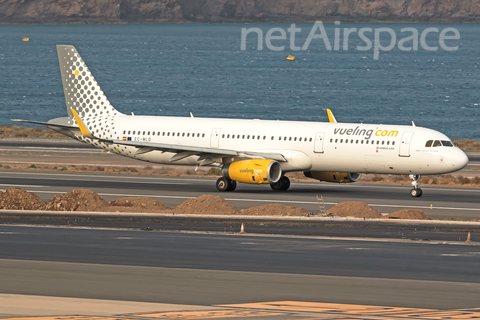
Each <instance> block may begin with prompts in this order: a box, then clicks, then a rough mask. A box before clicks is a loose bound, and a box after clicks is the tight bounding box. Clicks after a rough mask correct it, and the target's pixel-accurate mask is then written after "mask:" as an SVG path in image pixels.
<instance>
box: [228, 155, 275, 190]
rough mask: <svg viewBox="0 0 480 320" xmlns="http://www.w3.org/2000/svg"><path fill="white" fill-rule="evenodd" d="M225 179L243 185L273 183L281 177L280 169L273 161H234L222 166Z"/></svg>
mask: <svg viewBox="0 0 480 320" xmlns="http://www.w3.org/2000/svg"><path fill="white" fill-rule="evenodd" d="M222 174H223V176H224V177H225V178H227V179H230V180H235V181H238V182H243V183H255V184H261V183H275V182H278V180H280V178H281V177H282V167H281V166H280V163H278V162H277V161H275V160H265V159H252V160H242V161H234V162H231V163H228V164H226V165H224V166H223V168H222Z"/></svg>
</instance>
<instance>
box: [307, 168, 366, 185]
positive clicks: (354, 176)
mask: <svg viewBox="0 0 480 320" xmlns="http://www.w3.org/2000/svg"><path fill="white" fill-rule="evenodd" d="M303 174H305V177H308V178H313V179H317V180H320V181H325V182H337V183H352V182H357V181H358V180H360V178H361V177H362V175H361V174H360V173H351V172H333V171H305V172H304V173H303Z"/></svg>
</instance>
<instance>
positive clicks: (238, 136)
mask: <svg viewBox="0 0 480 320" xmlns="http://www.w3.org/2000/svg"><path fill="white" fill-rule="evenodd" d="M204 135H205V134H204ZM237 139H240V135H239V134H237Z"/></svg>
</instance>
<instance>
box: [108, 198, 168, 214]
mask: <svg viewBox="0 0 480 320" xmlns="http://www.w3.org/2000/svg"><path fill="white" fill-rule="evenodd" d="M110 206H111V207H110V208H108V211H119V212H154V213H165V212H171V210H170V208H169V207H168V206H167V205H165V204H163V203H161V202H159V201H157V200H154V199H152V198H146V197H127V198H120V199H117V200H113V201H110Z"/></svg>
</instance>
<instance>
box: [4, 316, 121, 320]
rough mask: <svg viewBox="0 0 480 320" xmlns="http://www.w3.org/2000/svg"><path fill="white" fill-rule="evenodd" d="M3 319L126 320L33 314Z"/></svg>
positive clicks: (119, 319)
mask: <svg viewBox="0 0 480 320" xmlns="http://www.w3.org/2000/svg"><path fill="white" fill-rule="evenodd" d="M2 320H125V319H124V318H113V317H94V316H44V317H42V316H40V317H36V316H32V317H13V318H2Z"/></svg>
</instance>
